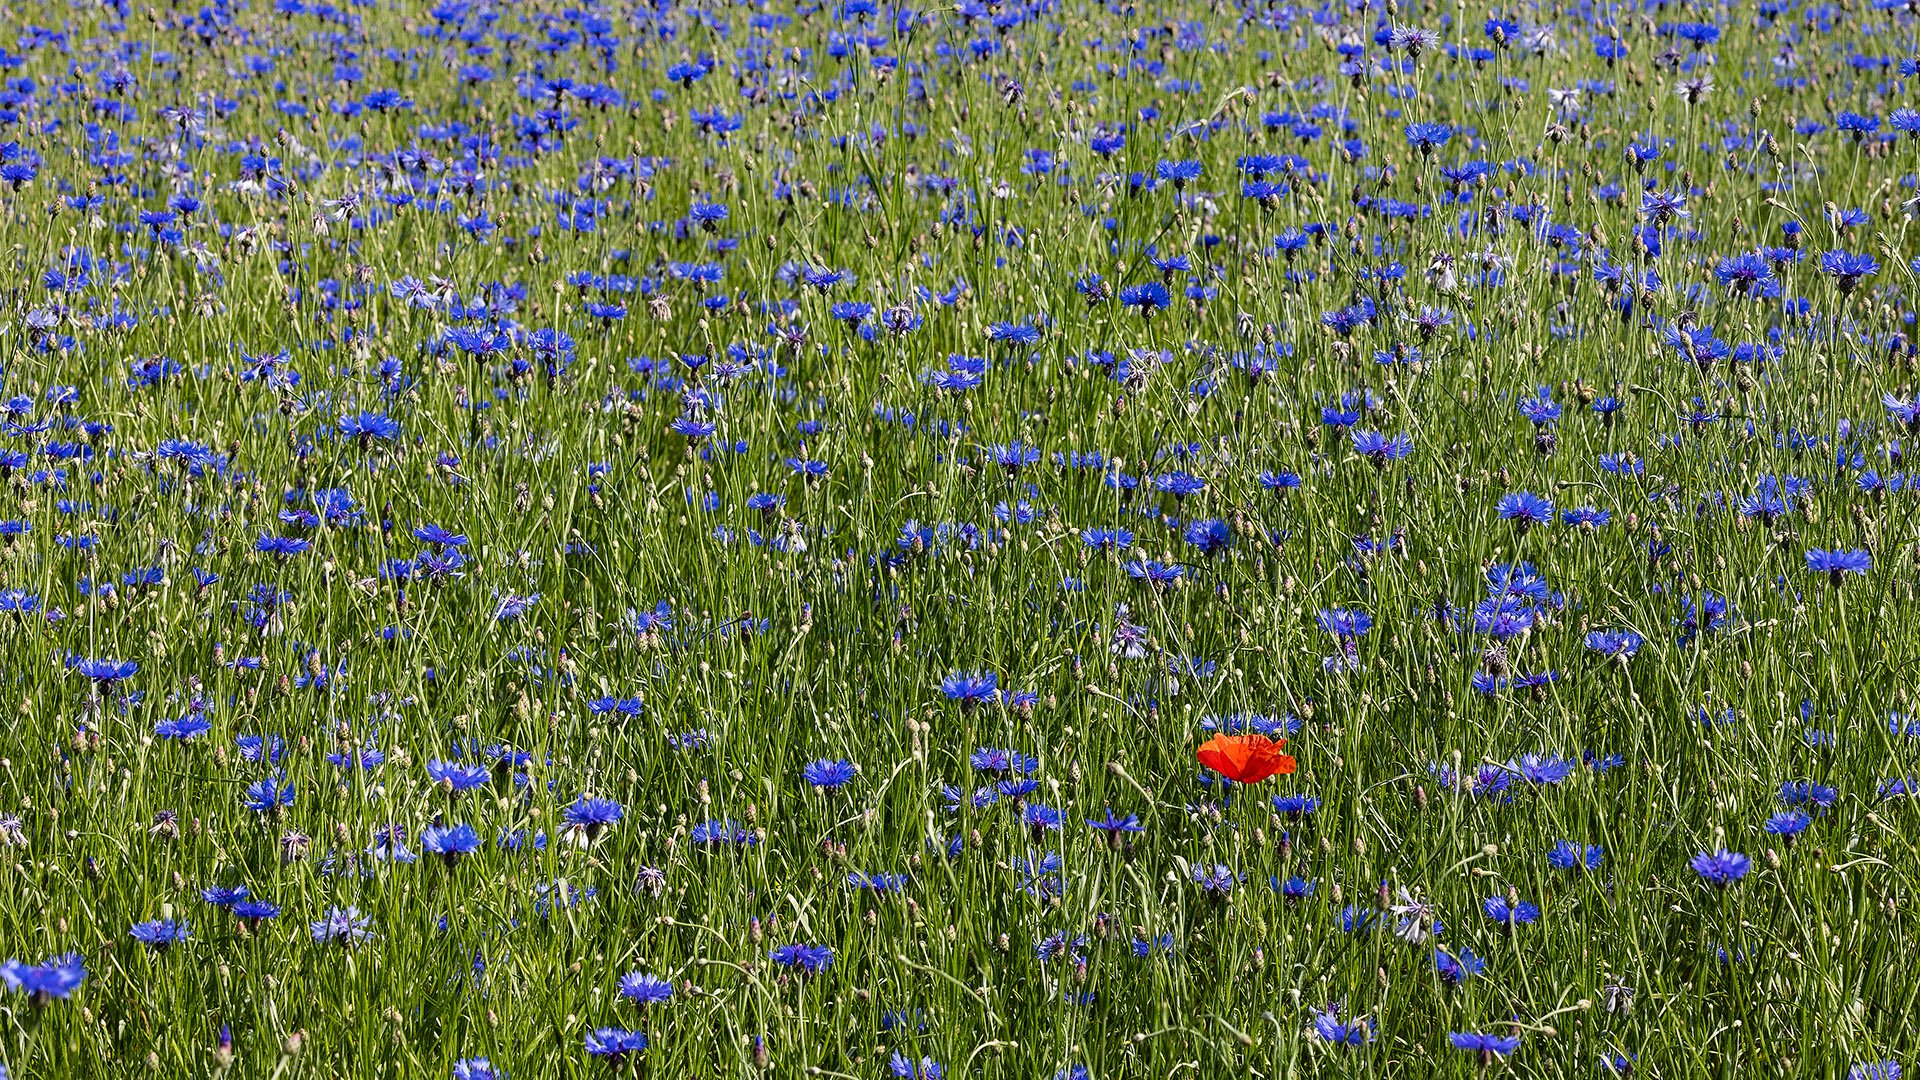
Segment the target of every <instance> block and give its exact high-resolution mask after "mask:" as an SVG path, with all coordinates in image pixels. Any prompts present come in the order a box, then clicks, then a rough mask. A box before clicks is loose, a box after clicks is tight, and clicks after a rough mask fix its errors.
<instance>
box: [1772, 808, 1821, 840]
mask: <svg viewBox="0 0 1920 1080" xmlns="http://www.w3.org/2000/svg"><path fill="white" fill-rule="evenodd" d="M1812 824H1813V818H1812V817H1811V816H1809V815H1808V814H1807V813H1806V812H1805V811H1804V810H1782V811H1780V812H1779V813H1777V814H1773V815H1771V816H1769V817H1768V818H1767V821H1766V824H1764V825H1762V826H1760V827H1761V828H1762V829H1764V830H1766V831H1767V832H1769V833H1771V834H1773V835H1774V836H1778V837H1782V838H1784V839H1787V840H1792V839H1793V838H1794V837H1796V836H1799V835H1800V834H1801V833H1803V832H1805V831H1806V830H1807V827H1808V826H1809V825H1812Z"/></svg>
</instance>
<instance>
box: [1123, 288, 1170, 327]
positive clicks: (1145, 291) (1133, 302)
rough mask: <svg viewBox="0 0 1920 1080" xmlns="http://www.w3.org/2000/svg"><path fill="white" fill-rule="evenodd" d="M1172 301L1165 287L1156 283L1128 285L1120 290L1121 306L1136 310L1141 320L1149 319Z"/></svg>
mask: <svg viewBox="0 0 1920 1080" xmlns="http://www.w3.org/2000/svg"><path fill="white" fill-rule="evenodd" d="M1172 299H1173V298H1172V296H1171V295H1169V294H1168V292H1167V287H1166V286H1165V285H1162V284H1160V283H1159V282H1157V281H1148V282H1143V283H1141V284H1139V285H1129V286H1127V287H1126V288H1124V289H1121V290H1120V303H1121V305H1122V306H1124V307H1130V308H1137V309H1138V310H1139V312H1140V317H1141V318H1143V319H1145V318H1151V317H1152V316H1153V313H1154V312H1156V311H1161V310H1163V309H1165V308H1166V306H1167V305H1168V304H1169V303H1171V302H1172Z"/></svg>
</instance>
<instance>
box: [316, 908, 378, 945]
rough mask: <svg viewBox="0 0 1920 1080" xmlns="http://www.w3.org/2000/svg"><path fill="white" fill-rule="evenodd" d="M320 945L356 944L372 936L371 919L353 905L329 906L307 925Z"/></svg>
mask: <svg viewBox="0 0 1920 1080" xmlns="http://www.w3.org/2000/svg"><path fill="white" fill-rule="evenodd" d="M308 929H309V930H310V931H312V933H313V940H314V941H315V942H317V943H319V944H321V945H358V944H360V943H361V942H363V941H365V940H367V939H368V938H370V937H372V936H373V920H372V919H369V918H367V917H366V916H365V915H362V914H360V909H359V908H355V907H348V908H337V907H330V908H328V909H327V910H326V912H325V914H323V915H321V917H320V918H319V919H318V920H316V921H315V922H313V923H312V924H311V925H309V926H308Z"/></svg>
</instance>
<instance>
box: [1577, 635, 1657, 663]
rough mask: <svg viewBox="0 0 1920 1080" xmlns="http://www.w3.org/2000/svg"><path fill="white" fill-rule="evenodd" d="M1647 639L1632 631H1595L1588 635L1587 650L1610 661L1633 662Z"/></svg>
mask: <svg viewBox="0 0 1920 1080" xmlns="http://www.w3.org/2000/svg"><path fill="white" fill-rule="evenodd" d="M1646 640H1647V639H1646V638H1644V637H1641V636H1640V635H1639V634H1636V633H1634V632H1633V631H1631V630H1594V631H1592V632H1590V633H1588V634H1587V648H1589V649H1592V650H1593V651H1594V652H1597V653H1599V654H1600V655H1602V656H1604V657H1607V658H1608V659H1610V660H1621V661H1626V660H1631V659H1633V656H1634V654H1635V653H1637V652H1639V651H1640V646H1642V645H1644V644H1646Z"/></svg>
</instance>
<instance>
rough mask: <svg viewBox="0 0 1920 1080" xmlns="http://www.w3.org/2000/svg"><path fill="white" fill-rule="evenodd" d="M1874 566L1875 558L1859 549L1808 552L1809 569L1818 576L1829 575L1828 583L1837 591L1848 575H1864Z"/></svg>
mask: <svg viewBox="0 0 1920 1080" xmlns="http://www.w3.org/2000/svg"><path fill="white" fill-rule="evenodd" d="M1872 566H1873V556H1871V555H1869V554H1867V552H1866V551H1864V550H1861V549H1858V548H1856V549H1854V550H1852V551H1841V550H1840V549H1838V548H1835V549H1834V550H1832V551H1821V550H1820V549H1818V548H1812V549H1809V550H1808V551H1807V569H1808V570H1811V571H1813V572H1814V573H1816V574H1825V575H1827V579H1828V581H1829V582H1830V583H1831V584H1832V585H1833V587H1834V588H1836V589H1837V588H1839V587H1840V583H1841V581H1842V580H1844V578H1845V576H1846V575H1847V574H1864V573H1866V572H1867V571H1868V569H1870V568H1871V567H1872Z"/></svg>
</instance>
